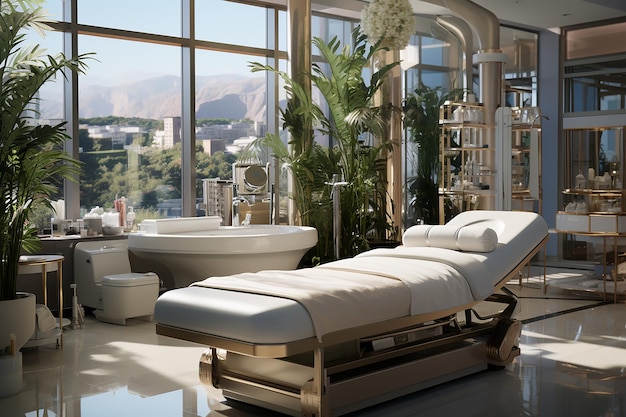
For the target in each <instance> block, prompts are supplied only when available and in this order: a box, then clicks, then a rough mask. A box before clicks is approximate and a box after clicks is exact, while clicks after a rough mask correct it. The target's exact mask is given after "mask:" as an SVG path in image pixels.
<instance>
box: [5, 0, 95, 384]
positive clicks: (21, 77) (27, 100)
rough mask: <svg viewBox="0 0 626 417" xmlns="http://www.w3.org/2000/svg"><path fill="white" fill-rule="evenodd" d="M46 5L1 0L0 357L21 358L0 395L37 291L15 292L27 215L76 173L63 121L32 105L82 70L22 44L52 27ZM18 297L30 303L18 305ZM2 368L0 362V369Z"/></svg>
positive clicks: (28, 330) (80, 63)
mask: <svg viewBox="0 0 626 417" xmlns="http://www.w3.org/2000/svg"><path fill="white" fill-rule="evenodd" d="M43 3H44V2H43V1H41V0H3V1H1V2H0V76H1V77H2V83H1V84H0V236H2V238H0V355H1V356H0V359H4V360H0V362H2V364H7V365H6V367H7V369H10V370H11V372H12V374H15V367H13V365H11V364H8V362H19V381H17V382H16V384H17V383H19V385H18V386H17V387H14V386H13V387H12V386H8V387H6V386H4V383H5V382H6V383H8V382H9V381H13V378H9V377H8V376H3V375H1V374H0V380H2V381H3V383H2V384H0V395H3V394H4V395H10V394H12V393H13V392H12V390H13V389H18V390H19V389H21V356H20V355H19V349H20V348H21V347H22V346H23V344H24V343H25V342H26V341H27V340H28V339H29V338H30V337H31V336H32V333H33V331H34V326H35V297H34V296H33V295H32V294H30V295H29V294H23V293H18V292H17V277H18V268H19V258H20V254H21V253H22V251H24V250H25V251H28V252H30V251H33V250H35V249H36V248H37V247H38V243H39V240H38V238H37V230H36V228H34V227H32V226H31V225H29V224H28V219H29V215H31V214H32V212H33V210H34V209H35V208H37V207H39V206H41V205H42V204H43V205H46V206H48V207H50V208H51V205H50V201H49V198H50V196H51V195H52V194H53V193H54V192H55V191H56V189H57V186H58V184H59V182H60V181H62V180H63V179H66V178H67V179H71V178H75V177H76V175H77V174H78V172H79V163H78V161H76V160H75V159H73V158H71V157H70V156H69V155H67V154H66V153H65V152H64V151H63V144H64V143H65V141H66V140H67V139H68V138H69V137H68V135H67V134H66V133H65V128H64V123H60V124H57V125H54V126H51V125H44V124H39V123H37V122H38V121H37V118H38V117H37V112H36V111H35V110H34V108H36V106H35V104H36V101H37V100H38V92H39V89H40V88H41V86H42V85H43V84H44V83H46V82H47V81H49V80H52V79H54V77H56V76H57V75H58V74H61V73H62V71H63V70H66V69H67V70H72V71H79V72H83V71H84V69H85V68H86V65H85V63H84V60H85V58H86V57H85V56H84V55H83V56H78V57H76V58H72V59H68V58H65V57H64V56H63V55H57V56H54V57H53V56H50V55H45V54H44V51H43V50H42V48H41V47H40V46H39V45H34V46H29V47H27V46H25V45H24V43H25V41H26V37H27V31H36V32H38V33H40V34H41V35H45V32H46V31H47V30H49V27H48V26H47V25H46V22H47V21H48V18H47V15H46V12H45V10H44V9H43V8H42V7H41V5H42V4H43ZM22 303H25V304H27V306H26V307H24V309H23V310H22V309H21V308H22V307H19V305H21V304H22ZM22 319H24V320H25V321H24V322H23V323H21V322H20V320H22ZM10 356H12V357H15V358H17V359H11V358H10ZM2 368H3V366H2V365H1V364H0V372H1V369H2ZM13 385H15V384H13Z"/></svg>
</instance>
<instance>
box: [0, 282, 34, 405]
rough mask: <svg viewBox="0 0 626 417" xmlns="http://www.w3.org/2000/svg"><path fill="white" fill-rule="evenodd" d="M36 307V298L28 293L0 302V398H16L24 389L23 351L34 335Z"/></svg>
mask: <svg viewBox="0 0 626 417" xmlns="http://www.w3.org/2000/svg"><path fill="white" fill-rule="evenodd" d="M35 306H36V298H35V295H34V294H28V293H18V295H17V298H16V299H14V300H5V301H0V397H7V396H9V395H14V394H17V393H18V392H20V391H21V389H22V352H20V349H21V348H22V346H24V344H25V343H26V342H27V341H28V339H30V338H31V337H32V335H33V333H34V332H35ZM11 335H13V336H14V337H13V338H12V337H11Z"/></svg>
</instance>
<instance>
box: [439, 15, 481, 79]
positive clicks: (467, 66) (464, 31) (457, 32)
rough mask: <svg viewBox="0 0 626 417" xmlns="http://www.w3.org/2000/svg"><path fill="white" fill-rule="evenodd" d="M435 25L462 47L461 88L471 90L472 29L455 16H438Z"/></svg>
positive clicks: (472, 71)
mask: <svg viewBox="0 0 626 417" xmlns="http://www.w3.org/2000/svg"><path fill="white" fill-rule="evenodd" d="M437 24H438V25H439V26H441V27H442V28H444V29H445V30H447V31H448V32H450V33H452V34H453V35H454V36H456V37H457V39H459V41H460V42H461V44H462V45H463V53H464V57H463V66H464V68H463V70H464V75H465V76H464V77H463V87H464V88H465V89H467V90H471V89H472V87H473V86H474V69H473V66H472V57H473V56H474V37H473V34H472V28H471V27H470V26H469V25H468V24H467V22H466V21H464V20H463V19H461V18H458V17H456V16H438V17H437Z"/></svg>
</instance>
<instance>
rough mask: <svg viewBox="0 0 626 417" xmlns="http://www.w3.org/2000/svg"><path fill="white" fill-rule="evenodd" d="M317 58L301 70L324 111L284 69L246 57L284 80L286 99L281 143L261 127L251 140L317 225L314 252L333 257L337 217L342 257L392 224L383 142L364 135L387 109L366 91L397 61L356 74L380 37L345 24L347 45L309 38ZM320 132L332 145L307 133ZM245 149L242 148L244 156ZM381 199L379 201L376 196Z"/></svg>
mask: <svg viewBox="0 0 626 417" xmlns="http://www.w3.org/2000/svg"><path fill="white" fill-rule="evenodd" d="M313 46H314V47H315V48H316V49H317V50H318V51H319V54H320V56H321V57H322V60H323V62H322V63H319V64H314V65H313V69H312V71H311V72H306V73H305V74H303V76H305V77H306V78H308V80H309V81H310V82H311V85H313V86H314V87H315V88H316V89H317V91H319V93H320V94H321V95H322V96H323V98H324V101H325V104H324V105H325V107H326V109H327V111H326V112H324V111H323V110H322V108H321V107H320V106H321V105H320V104H318V103H316V102H315V101H314V100H313V97H312V95H311V93H310V92H309V91H307V90H306V89H305V88H304V87H303V85H302V84H300V83H299V82H298V81H297V80H296V79H294V78H291V77H290V76H289V75H288V74H287V73H285V72H282V71H279V70H276V69H274V68H272V67H270V66H266V65H262V64H259V63H252V64H251V68H252V71H272V72H275V73H277V74H278V75H279V76H280V77H281V78H282V79H283V81H284V82H285V87H284V88H285V90H286V93H287V99H288V101H287V105H286V108H285V109H281V110H280V111H281V116H282V119H283V127H284V129H286V130H287V131H288V132H289V134H290V140H289V143H288V146H287V145H285V144H284V143H283V141H282V140H281V138H280V137H278V136H276V135H274V134H271V133H270V134H267V135H266V136H265V137H264V138H260V139H259V141H257V142H258V143H255V144H254V145H257V146H262V147H263V146H267V147H268V148H269V149H271V151H272V153H273V154H274V156H275V157H276V158H277V159H278V160H279V161H280V162H281V164H282V165H283V166H284V167H287V168H288V169H289V170H290V171H291V174H292V175H293V178H294V182H295V184H294V185H295V187H294V188H295V190H296V191H295V192H294V194H293V196H292V197H293V198H294V200H295V202H296V205H297V210H298V212H299V213H300V217H301V221H302V224H304V225H308V226H313V227H315V228H316V229H317V231H318V235H319V238H318V245H317V247H316V251H317V254H316V259H317V260H318V261H319V262H321V263H323V262H327V261H329V260H332V259H335V258H336V254H335V249H336V248H335V247H334V244H335V243H336V242H335V241H334V239H333V220H334V216H338V217H340V218H341V222H340V224H341V230H340V231H339V235H340V253H339V257H340V258H343V257H350V256H354V255H356V254H357V253H360V252H362V251H364V250H367V249H369V239H370V238H371V237H377V236H386V235H387V234H388V232H392V231H394V230H395V228H396V227H397V225H393V224H392V222H391V218H390V215H389V213H388V212H387V209H386V207H385V203H384V202H385V201H386V199H385V192H386V191H385V184H384V183H385V179H384V176H383V173H384V170H385V167H386V165H385V159H384V157H383V155H385V152H384V151H385V150H387V151H388V150H390V149H391V143H389V142H385V143H381V144H376V143H370V142H372V141H373V138H372V136H375V137H382V132H383V130H384V129H385V126H386V124H385V121H386V118H388V116H389V114H388V113H389V112H390V110H389V109H386V108H381V107H376V106H375V104H374V96H375V95H376V93H377V91H378V90H379V89H380V88H381V86H382V83H383V82H384V80H385V74H386V73H387V72H389V71H390V70H391V69H392V68H393V67H394V66H396V65H398V64H399V63H398V62H394V63H390V64H387V65H385V66H383V67H381V68H379V69H377V70H376V71H374V72H373V73H372V74H371V75H370V77H369V78H368V79H365V78H364V73H363V68H365V67H368V66H369V62H370V61H371V59H372V57H373V56H374V55H375V54H376V52H377V51H379V50H381V48H383V47H382V46H381V44H380V42H378V43H376V44H375V45H369V44H368V43H367V38H366V36H365V35H364V34H363V33H362V32H361V31H360V28H357V29H355V31H354V32H353V41H352V47H350V46H347V45H346V46H342V45H341V43H340V41H339V40H338V39H337V38H336V37H335V38H333V39H332V40H331V41H329V42H324V41H323V40H322V39H321V38H314V39H313ZM316 134H318V135H320V136H327V137H328V138H330V141H331V143H332V146H329V147H323V146H321V145H320V144H319V143H318V142H316V139H315V135H316ZM245 157H247V155H245V156H244V158H245ZM333 175H336V178H337V179H338V180H339V181H340V182H341V183H345V185H343V186H342V187H341V192H340V200H341V203H340V206H341V210H340V213H333V198H332V197H333V196H332V194H331V193H332V190H333V188H334V187H333V186H332V183H333ZM381 202H382V203H381Z"/></svg>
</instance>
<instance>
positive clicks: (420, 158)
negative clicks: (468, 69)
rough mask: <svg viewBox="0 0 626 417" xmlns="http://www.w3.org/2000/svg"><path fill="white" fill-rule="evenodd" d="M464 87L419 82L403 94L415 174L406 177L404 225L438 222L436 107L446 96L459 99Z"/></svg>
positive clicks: (405, 120) (438, 132) (437, 110)
mask: <svg viewBox="0 0 626 417" xmlns="http://www.w3.org/2000/svg"><path fill="white" fill-rule="evenodd" d="M464 93H465V90H463V89H460V88H458V89H453V90H452V91H445V90H444V89H443V88H442V87H429V86H427V85H424V84H420V85H419V86H418V87H417V88H415V89H414V90H413V91H412V92H411V93H410V94H408V95H407V97H406V99H405V100H404V104H403V112H404V119H403V124H404V127H405V128H406V129H407V130H408V141H409V143H410V145H411V149H412V151H413V152H414V154H413V155H412V154H409V157H411V156H414V157H415V159H416V161H415V162H416V164H417V167H416V171H415V174H414V175H412V176H411V177H409V178H407V184H406V192H407V193H408V195H409V198H410V201H409V205H408V208H407V214H406V219H405V221H406V224H405V227H410V226H412V225H414V224H417V223H418V221H423V222H424V223H426V224H438V223H439V202H438V199H439V191H438V188H437V187H438V181H439V180H438V178H439V168H440V167H439V165H440V164H439V141H440V130H439V109H440V107H441V106H442V105H443V104H444V103H445V102H446V100H459V99H461V98H462V97H463V94H464Z"/></svg>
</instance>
